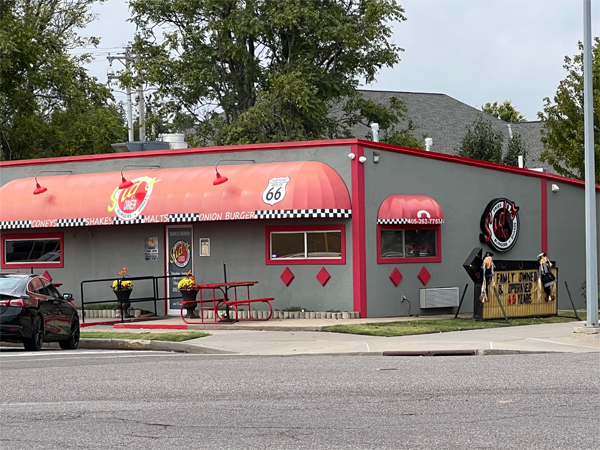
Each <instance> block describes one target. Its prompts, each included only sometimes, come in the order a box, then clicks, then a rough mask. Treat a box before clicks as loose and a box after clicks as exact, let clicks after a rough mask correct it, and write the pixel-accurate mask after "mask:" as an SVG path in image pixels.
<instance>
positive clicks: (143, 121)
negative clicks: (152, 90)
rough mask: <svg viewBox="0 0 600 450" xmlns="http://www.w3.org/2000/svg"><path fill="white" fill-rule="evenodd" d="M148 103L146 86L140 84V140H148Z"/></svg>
mask: <svg viewBox="0 0 600 450" xmlns="http://www.w3.org/2000/svg"><path fill="white" fill-rule="evenodd" d="M145 108H146V103H145V101H144V88H143V87H142V86H141V85H140V86H138V120H139V124H140V141H141V142H145V141H146V116H145Z"/></svg>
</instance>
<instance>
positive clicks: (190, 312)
mask: <svg viewBox="0 0 600 450" xmlns="http://www.w3.org/2000/svg"><path fill="white" fill-rule="evenodd" d="M179 292H181V297H183V301H184V302H191V301H194V300H196V297H197V296H198V289H180V290H179ZM196 306H197V305H196V304H195V303H194V304H193V305H189V306H184V308H185V310H186V313H185V316H184V317H185V318H187V319H193V318H194V317H196V314H194V310H195V309H196Z"/></svg>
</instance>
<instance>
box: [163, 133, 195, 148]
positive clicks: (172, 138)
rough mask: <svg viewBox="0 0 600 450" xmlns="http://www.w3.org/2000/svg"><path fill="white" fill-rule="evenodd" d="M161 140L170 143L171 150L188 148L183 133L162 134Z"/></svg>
mask: <svg viewBox="0 0 600 450" xmlns="http://www.w3.org/2000/svg"><path fill="white" fill-rule="evenodd" d="M159 138H160V140H161V141H163V142H168V143H169V148H188V145H187V142H185V135H184V134H183V133H170V134H161V135H160V136H159Z"/></svg>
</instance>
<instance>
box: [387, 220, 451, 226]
mask: <svg viewBox="0 0 600 450" xmlns="http://www.w3.org/2000/svg"><path fill="white" fill-rule="evenodd" d="M410 220H411V223H410V225H441V224H443V223H444V220H443V219H442V220H440V221H439V222H432V223H423V224H419V223H414V220H415V219H410ZM416 220H418V219H416ZM435 220H436V221H437V220H438V219H435ZM377 224H378V225H409V219H377Z"/></svg>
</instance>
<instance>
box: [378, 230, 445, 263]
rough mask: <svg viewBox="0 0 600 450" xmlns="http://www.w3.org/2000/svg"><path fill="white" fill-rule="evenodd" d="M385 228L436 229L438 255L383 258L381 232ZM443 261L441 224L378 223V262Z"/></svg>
mask: <svg viewBox="0 0 600 450" xmlns="http://www.w3.org/2000/svg"><path fill="white" fill-rule="evenodd" d="M383 230H436V234H437V236H436V241H437V243H436V245H437V256H417V257H414V256H413V257H410V258H407V257H403V258H382V256H381V232H382V231H383ZM439 262H442V227H441V225H434V226H431V225H377V264H410V263H439Z"/></svg>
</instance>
